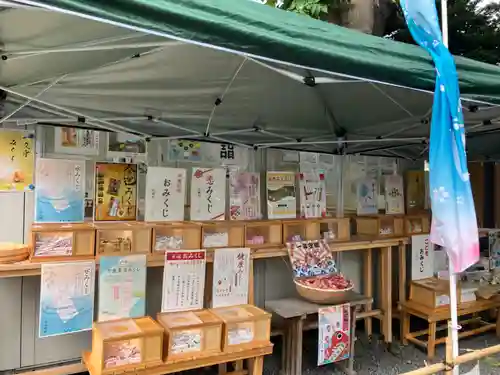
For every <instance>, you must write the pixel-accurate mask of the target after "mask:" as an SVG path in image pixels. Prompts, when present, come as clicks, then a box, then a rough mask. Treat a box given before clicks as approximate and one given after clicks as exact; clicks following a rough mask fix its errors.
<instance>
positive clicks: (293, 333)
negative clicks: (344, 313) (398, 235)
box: [266, 292, 373, 375]
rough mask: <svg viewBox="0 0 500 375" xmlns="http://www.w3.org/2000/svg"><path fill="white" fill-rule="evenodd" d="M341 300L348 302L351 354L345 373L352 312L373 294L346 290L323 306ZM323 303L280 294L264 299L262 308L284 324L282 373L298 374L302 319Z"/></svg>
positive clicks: (353, 326)
mask: <svg viewBox="0 0 500 375" xmlns="http://www.w3.org/2000/svg"><path fill="white" fill-rule="evenodd" d="M344 303H349V304H350V305H351V342H350V345H351V347H350V353H351V355H350V357H349V359H348V360H347V362H348V363H347V365H346V366H344V368H345V371H346V373H347V374H348V375H354V374H355V371H354V344H355V341H356V340H355V337H356V318H357V317H356V314H357V311H358V310H359V308H360V307H361V306H366V305H369V304H371V303H373V298H371V297H365V296H362V295H360V294H358V293H355V292H348V293H346V294H345V295H344V296H342V297H341V298H339V299H338V300H337V301H334V302H332V303H329V304H328V305H326V306H335V305H342V304H344ZM326 306H325V305H318V304H315V303H311V302H307V301H305V300H303V299H298V298H284V299H280V300H274V301H267V302H266V310H267V311H269V312H272V313H273V314H274V315H276V316H277V317H279V318H280V319H282V320H283V323H284V325H285V327H284V340H283V353H282V371H283V374H284V375H302V351H303V347H302V334H303V330H304V322H305V320H306V318H307V317H310V316H314V315H317V314H318V309H319V308H321V307H326Z"/></svg>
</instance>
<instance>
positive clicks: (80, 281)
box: [39, 262, 95, 338]
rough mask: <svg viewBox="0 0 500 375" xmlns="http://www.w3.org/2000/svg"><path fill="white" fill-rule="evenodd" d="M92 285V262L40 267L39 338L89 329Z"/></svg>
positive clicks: (92, 312) (92, 298)
mask: <svg viewBox="0 0 500 375" xmlns="http://www.w3.org/2000/svg"><path fill="white" fill-rule="evenodd" d="M94 282H95V263H94V262H72V263H54V264H49V263H42V276H41V284H40V285H41V286H40V321H39V336H40V337H41V338H42V337H49V336H58V335H64V334H67V333H75V332H81V331H88V330H91V329H92V322H93V320H94Z"/></svg>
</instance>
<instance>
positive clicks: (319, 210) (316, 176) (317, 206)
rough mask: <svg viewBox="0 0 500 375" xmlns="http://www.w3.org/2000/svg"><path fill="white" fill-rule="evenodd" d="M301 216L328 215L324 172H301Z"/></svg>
mask: <svg viewBox="0 0 500 375" xmlns="http://www.w3.org/2000/svg"><path fill="white" fill-rule="evenodd" d="M299 191H300V194H299V202H300V217H302V218H307V219H309V218H314V217H325V216H326V184H325V173H324V172H319V173H318V172H308V173H300V174H299Z"/></svg>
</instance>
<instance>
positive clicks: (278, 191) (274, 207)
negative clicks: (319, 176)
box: [267, 172, 297, 219]
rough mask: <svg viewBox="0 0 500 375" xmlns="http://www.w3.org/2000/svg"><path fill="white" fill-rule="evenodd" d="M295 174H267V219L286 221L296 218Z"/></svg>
mask: <svg viewBox="0 0 500 375" xmlns="http://www.w3.org/2000/svg"><path fill="white" fill-rule="evenodd" d="M295 194H296V193H295V173H293V172H267V217H268V218H269V219H287V218H295V217H297V200H296V195H295Z"/></svg>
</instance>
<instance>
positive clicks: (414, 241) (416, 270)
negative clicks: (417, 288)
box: [411, 234, 434, 280]
mask: <svg viewBox="0 0 500 375" xmlns="http://www.w3.org/2000/svg"><path fill="white" fill-rule="evenodd" d="M432 276H434V246H433V245H432V243H431V242H430V240H429V235H428V234H419V235H415V236H411V279H412V280H421V279H427V278H429V277H432Z"/></svg>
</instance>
